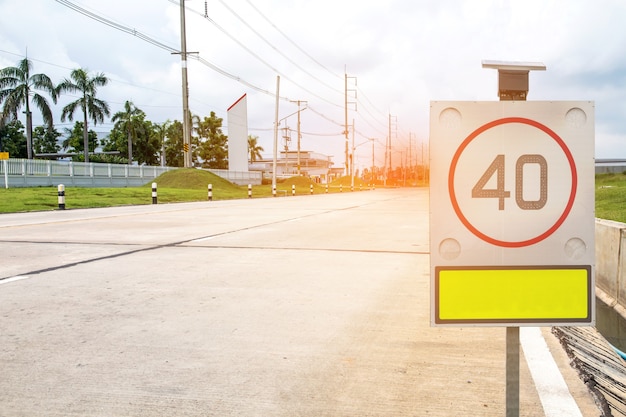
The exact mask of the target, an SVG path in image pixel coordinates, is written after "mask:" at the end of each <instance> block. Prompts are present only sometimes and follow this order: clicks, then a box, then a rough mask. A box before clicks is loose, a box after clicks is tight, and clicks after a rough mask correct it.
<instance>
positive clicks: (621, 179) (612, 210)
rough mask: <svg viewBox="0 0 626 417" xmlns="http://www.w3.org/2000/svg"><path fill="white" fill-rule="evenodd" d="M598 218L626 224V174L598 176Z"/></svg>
mask: <svg viewBox="0 0 626 417" xmlns="http://www.w3.org/2000/svg"><path fill="white" fill-rule="evenodd" d="M596 217H599V218H601V219H607V220H614V221H617V222H621V223H626V173H622V174H601V175H596Z"/></svg>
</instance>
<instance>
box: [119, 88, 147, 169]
mask: <svg viewBox="0 0 626 417" xmlns="http://www.w3.org/2000/svg"><path fill="white" fill-rule="evenodd" d="M145 117H146V114H145V113H144V112H143V111H142V110H140V109H138V108H137V107H136V106H135V105H134V104H133V102H132V101H128V100H126V103H125V104H124V110H123V111H118V112H117V113H115V114H114V115H113V117H111V121H112V122H115V128H118V129H121V130H123V131H124V132H126V138H127V141H128V154H127V155H128V164H129V165H132V164H133V142H136V141H137V139H138V137H139V136H140V135H142V136H146V134H147V133H148V132H146V131H145V130H144V127H145V126H144V119H145Z"/></svg>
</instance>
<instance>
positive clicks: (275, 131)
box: [272, 75, 280, 197]
mask: <svg viewBox="0 0 626 417" xmlns="http://www.w3.org/2000/svg"><path fill="white" fill-rule="evenodd" d="M278 100H280V75H277V76H276V112H275V115H274V161H273V163H272V194H273V195H274V197H276V158H277V156H278V155H277V152H278Z"/></svg>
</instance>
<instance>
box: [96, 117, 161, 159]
mask: <svg viewBox="0 0 626 417" xmlns="http://www.w3.org/2000/svg"><path fill="white" fill-rule="evenodd" d="M116 114H118V113H116ZM145 117H146V115H145V113H144V112H142V111H141V110H139V111H138V112H136V113H135V114H134V115H133V116H131V117H129V118H125V117H121V118H116V119H117V121H116V123H115V125H114V126H113V129H111V132H110V133H109V136H108V138H107V139H105V140H104V141H103V142H102V144H103V150H104V151H119V152H120V156H121V157H122V158H124V159H125V160H126V162H127V163H130V161H131V159H130V158H131V156H130V155H134V156H133V157H132V158H133V159H134V160H135V161H137V163H138V164H147V165H156V164H157V163H158V157H157V154H158V152H159V146H160V143H159V140H158V138H157V137H156V136H155V135H154V125H153V124H152V122H150V121H149V120H145ZM129 140H130V142H129ZM133 149H134V151H133Z"/></svg>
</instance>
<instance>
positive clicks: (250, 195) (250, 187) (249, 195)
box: [248, 184, 252, 198]
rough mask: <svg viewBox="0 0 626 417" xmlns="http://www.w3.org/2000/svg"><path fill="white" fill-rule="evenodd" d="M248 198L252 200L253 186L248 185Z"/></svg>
mask: <svg viewBox="0 0 626 417" xmlns="http://www.w3.org/2000/svg"><path fill="white" fill-rule="evenodd" d="M248 198H252V184H248Z"/></svg>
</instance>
